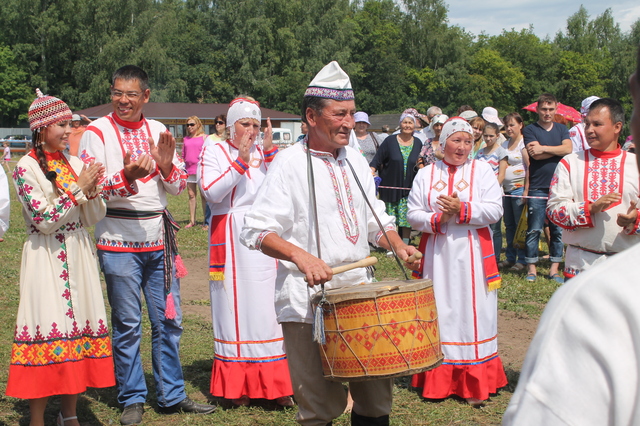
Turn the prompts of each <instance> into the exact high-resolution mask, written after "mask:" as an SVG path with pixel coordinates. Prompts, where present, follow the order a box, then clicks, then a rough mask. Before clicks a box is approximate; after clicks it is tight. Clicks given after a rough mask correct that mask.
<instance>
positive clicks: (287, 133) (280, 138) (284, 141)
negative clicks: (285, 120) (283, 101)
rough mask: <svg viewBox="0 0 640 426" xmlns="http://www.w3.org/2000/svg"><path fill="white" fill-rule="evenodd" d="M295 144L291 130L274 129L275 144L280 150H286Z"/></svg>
mask: <svg viewBox="0 0 640 426" xmlns="http://www.w3.org/2000/svg"><path fill="white" fill-rule="evenodd" d="M294 142H295V140H294V139H293V133H291V130H290V129H285V128H283V127H274V128H273V143H274V144H276V145H277V146H278V148H286V147H288V146H291V145H292V144H293V143H294Z"/></svg>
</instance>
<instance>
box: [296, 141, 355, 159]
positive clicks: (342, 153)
mask: <svg viewBox="0 0 640 426" xmlns="http://www.w3.org/2000/svg"><path fill="white" fill-rule="evenodd" d="M308 137H309V136H305V137H304V139H303V140H302V141H300V143H301V144H302V150H303V151H304V152H305V153H306V152H307V150H309V139H308ZM311 155H313V156H314V157H320V158H327V159H328V158H333V154H331V153H330V152H325V151H316V150H315V149H311ZM345 158H347V150H346V149H344V148H338V156H337V157H336V159H335V160H336V161H340V160H344V159H345Z"/></svg>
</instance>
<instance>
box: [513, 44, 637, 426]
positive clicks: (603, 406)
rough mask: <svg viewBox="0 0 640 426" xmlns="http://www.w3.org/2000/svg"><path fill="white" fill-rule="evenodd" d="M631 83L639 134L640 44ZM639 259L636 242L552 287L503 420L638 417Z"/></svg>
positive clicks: (519, 423) (531, 423)
mask: <svg viewBox="0 0 640 426" xmlns="http://www.w3.org/2000/svg"><path fill="white" fill-rule="evenodd" d="M629 85H630V89H631V96H632V98H633V103H634V112H633V114H632V116H631V132H632V133H633V134H634V136H635V137H636V138H640V50H638V66H637V68H636V72H635V73H634V74H633V75H632V76H631V77H630V79H629ZM614 121H615V119H614ZM591 149H593V145H592V148H591ZM635 159H636V161H637V160H639V159H640V157H637V156H636V157H635ZM638 166H639V167H640V163H638ZM625 183H626V182H625ZM638 259H640V244H635V245H634V246H633V247H631V248H629V249H627V250H625V251H623V252H622V253H618V254H616V255H615V256H613V257H611V258H609V259H607V260H606V261H604V262H602V263H600V264H598V265H594V266H593V268H590V269H589V270H588V271H584V272H583V273H581V274H580V275H579V276H577V277H576V278H574V279H572V280H571V282H570V283H569V285H565V286H563V287H561V288H560V289H558V291H556V292H555V293H554V295H553V297H552V298H551V300H550V301H549V303H548V304H547V307H546V308H545V310H544V313H543V314H542V317H541V318H540V324H539V325H538V330H537V331H536V335H535V337H534V338H533V341H532V342H531V345H530V346H529V350H528V351H527V357H526V358H525V361H524V364H523V366H522V372H521V374H520V380H519V381H518V387H517V389H516V390H515V392H514V394H513V397H512V398H511V401H510V402H509V407H508V408H507V410H506V412H505V414H504V417H503V422H502V424H503V426H538V425H545V426H546V425H551V426H556V425H563V426H565V425H638V424H640V410H638V407H639V406H640V375H639V374H638V371H640V328H639V327H638V324H640V310H639V309H638V302H639V301H640V286H638V274H639V273H640V263H639V262H638Z"/></svg>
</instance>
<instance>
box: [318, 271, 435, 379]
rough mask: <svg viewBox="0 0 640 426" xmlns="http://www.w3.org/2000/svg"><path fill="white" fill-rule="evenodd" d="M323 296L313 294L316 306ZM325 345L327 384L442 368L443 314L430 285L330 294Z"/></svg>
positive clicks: (383, 285) (387, 285)
mask: <svg viewBox="0 0 640 426" xmlns="http://www.w3.org/2000/svg"><path fill="white" fill-rule="evenodd" d="M321 299H322V292H318V293H316V294H315V295H314V297H313V299H312V303H313V304H314V307H315V306H317V305H318V303H319V302H320V300H321ZM325 299H326V301H325V302H324V303H323V305H322V308H323V311H324V333H325V338H326V344H324V345H319V346H320V357H321V359H322V368H323V370H324V376H325V378H326V379H329V380H334V381H362V380H375V379H382V378H388V377H399V376H408V375H411V374H416V373H420V372H423V371H426V370H430V369H432V368H435V367H437V366H438V365H440V364H441V363H442V359H443V358H444V356H443V354H442V350H441V348H440V332H439V329H438V313H437V310H436V302H435V298H434V295H433V284H432V282H431V280H428V279H427V280H408V281H384V282H377V283H370V284H361V285H356V286H350V287H343V288H338V289H331V290H327V291H326V292H325Z"/></svg>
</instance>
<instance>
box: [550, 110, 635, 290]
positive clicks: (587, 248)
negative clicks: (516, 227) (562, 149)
mask: <svg viewBox="0 0 640 426" xmlns="http://www.w3.org/2000/svg"><path fill="white" fill-rule="evenodd" d="M584 123H585V135H586V138H587V142H588V143H589V146H590V147H591V148H590V149H588V150H586V151H580V152H574V153H572V154H569V155H567V156H566V157H564V158H563V159H562V160H561V161H560V163H559V164H558V166H557V168H556V171H555V174H554V176H553V179H552V180H551V188H550V191H549V202H548V203H547V215H548V216H549V219H550V220H551V221H553V222H554V223H555V224H557V225H558V226H560V227H562V228H564V232H563V234H562V241H563V242H564V243H565V244H567V253H566V256H565V268H564V276H565V278H572V277H574V276H575V275H576V274H578V273H580V272H582V271H584V270H585V269H588V268H590V267H591V266H593V265H595V264H597V263H600V262H603V261H604V260H605V259H606V258H607V257H608V256H610V255H613V254H615V253H618V252H621V251H623V250H626V249H627V248H629V247H631V246H632V245H634V244H636V243H637V242H638V241H640V240H639V239H638V235H640V234H638V232H640V220H639V217H638V210H637V208H636V205H637V203H638V179H639V178H640V177H639V175H638V169H637V167H636V158H635V154H632V153H628V152H626V151H623V150H621V149H620V146H619V145H618V139H619V137H620V132H621V131H622V127H623V126H624V110H623V109H622V105H620V102H618V101H616V100H615V99H610V98H603V99H599V100H597V101H595V102H593V103H592V104H591V109H590V110H589V113H588V114H587V116H586V117H585V120H584Z"/></svg>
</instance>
